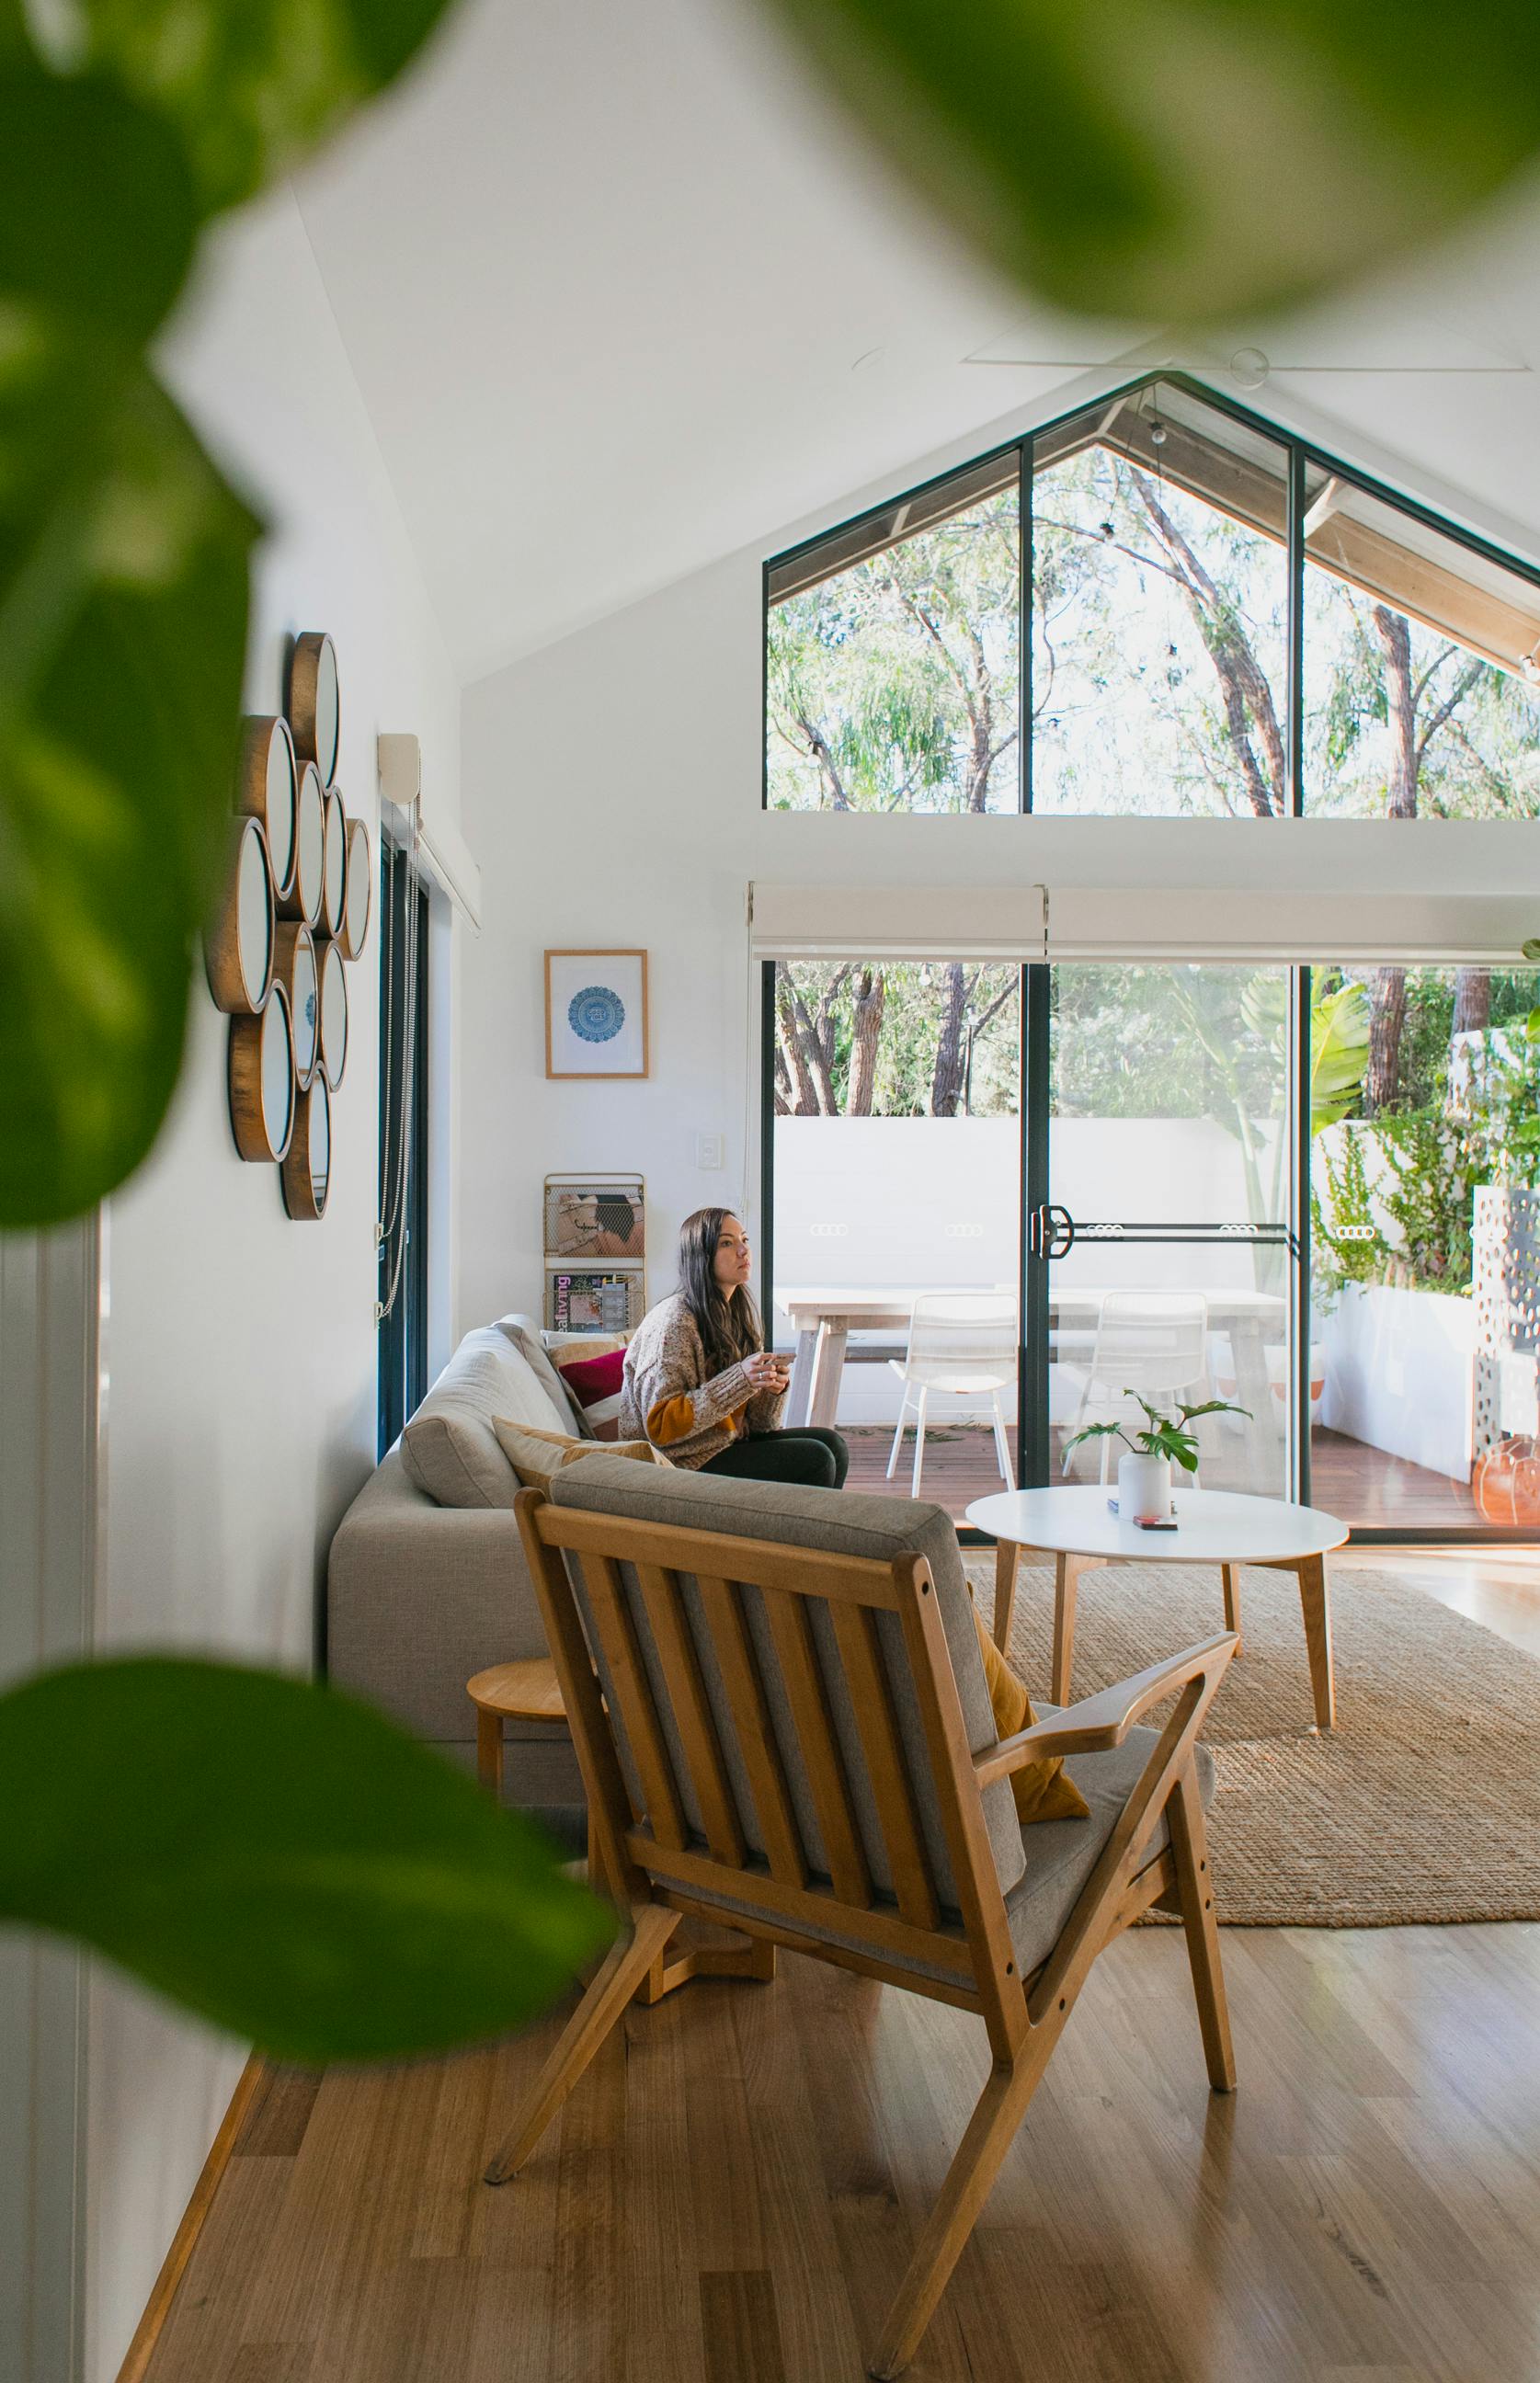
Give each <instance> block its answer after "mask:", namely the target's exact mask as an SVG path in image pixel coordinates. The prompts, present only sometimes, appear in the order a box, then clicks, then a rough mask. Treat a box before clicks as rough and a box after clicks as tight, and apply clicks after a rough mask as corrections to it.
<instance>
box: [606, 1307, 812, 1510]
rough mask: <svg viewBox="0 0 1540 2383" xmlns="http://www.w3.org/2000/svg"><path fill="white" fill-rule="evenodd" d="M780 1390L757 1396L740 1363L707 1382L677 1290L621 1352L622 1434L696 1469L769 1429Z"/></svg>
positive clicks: (696, 1334) (693, 1327) (700, 1349)
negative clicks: (647, 1442)
mask: <svg viewBox="0 0 1540 2383" xmlns="http://www.w3.org/2000/svg"><path fill="white" fill-rule="evenodd" d="M784 1397H785V1392H784V1391H783V1390H757V1389H755V1388H754V1386H753V1384H752V1383H751V1382H750V1381H749V1379H748V1377H747V1375H746V1374H745V1372H744V1369H743V1367H742V1365H729V1366H728V1368H727V1370H726V1372H725V1373H721V1374H712V1375H711V1376H709V1377H708V1375H707V1370H706V1351H705V1348H704V1346H703V1344H702V1341H701V1338H700V1327H699V1326H698V1325H697V1324H696V1319H695V1317H694V1316H693V1315H691V1313H690V1311H689V1309H688V1307H687V1306H686V1305H685V1303H684V1299H683V1298H682V1297H681V1296H680V1294H679V1292H677V1291H675V1293H674V1294H673V1297H672V1298H671V1299H665V1300H663V1301H662V1302H661V1303H659V1305H658V1306H657V1307H654V1308H652V1309H650V1310H649V1311H648V1313H647V1315H644V1316H643V1318H642V1321H641V1323H640V1324H639V1325H638V1326H637V1327H636V1330H635V1333H634V1336H633V1338H632V1341H631V1346H630V1347H629V1349H627V1351H626V1352H625V1371H624V1374H623V1375H622V1380H621V1418H620V1435H621V1438H622V1439H649V1440H650V1441H651V1442H652V1445H653V1446H654V1448H660V1449H661V1450H662V1451H663V1453H664V1454H665V1455H666V1456H667V1457H668V1459H669V1462H670V1463H671V1464H683V1465H684V1466H685V1467H686V1468H687V1469H688V1470H689V1471H692V1472H693V1471H695V1470H696V1468H697V1467H699V1466H700V1465H702V1464H707V1463H709V1462H710V1460H711V1458H712V1457H713V1456H720V1455H721V1451H722V1450H723V1449H724V1448H730V1447H731V1446H732V1444H733V1440H734V1439H738V1438H742V1437H743V1435H744V1434H745V1432H749V1431H773V1430H774V1429H775V1426H776V1423H777V1420H778V1418H779V1416H780V1414H781V1405H782V1400H783V1398H784Z"/></svg>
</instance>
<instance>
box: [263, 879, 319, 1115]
mask: <svg viewBox="0 0 1540 2383" xmlns="http://www.w3.org/2000/svg"><path fill="white" fill-rule="evenodd" d="M302 948H304V949H306V950H308V951H309V953H310V965H311V971H312V974H313V975H314V982H315V1034H314V1044H313V1047H312V1050H311V1055H310V1065H309V1067H308V1068H302V1066H301V1065H300V1029H299V1022H298V1013H299V996H298V994H297V993H296V991H295V985H294V974H295V969H296V967H297V965H298V960H299V955H300V952H301V949H302ZM273 975H274V977H275V979H276V981H277V982H278V983H279V984H281V985H282V987H283V989H284V992H285V993H286V994H288V996H289V1038H290V1051H291V1053H292V1056H293V1061H294V1081H295V1083H296V1084H297V1085H298V1086H299V1089H300V1091H301V1092H302V1093H307V1092H308V1091H309V1090H310V1087H311V1084H312V1082H313V1081H314V1076H315V1070H316V1068H318V1067H319V1066H320V1064H321V954H320V951H319V949H318V948H317V945H316V942H315V938H314V935H313V934H312V933H311V932H310V929H309V928H308V927H307V926H306V925H305V922H304V920H302V919H280V920H279V921H278V926H277V941H276V945H275V953H274V963H273Z"/></svg>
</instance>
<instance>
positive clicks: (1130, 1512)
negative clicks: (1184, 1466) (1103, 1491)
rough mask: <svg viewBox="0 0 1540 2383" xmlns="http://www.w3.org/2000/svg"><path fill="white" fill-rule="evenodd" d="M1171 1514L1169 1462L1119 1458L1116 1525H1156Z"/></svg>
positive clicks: (1162, 1458)
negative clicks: (1120, 1523) (1147, 1521)
mask: <svg viewBox="0 0 1540 2383" xmlns="http://www.w3.org/2000/svg"><path fill="white" fill-rule="evenodd" d="M1170 1512H1171V1459H1170V1458H1169V1457H1168V1456H1120V1457H1119V1458H1118V1460H1117V1515H1118V1520H1119V1522H1123V1523H1132V1522H1134V1521H1136V1520H1137V1521H1140V1522H1142V1521H1144V1520H1146V1519H1149V1520H1151V1521H1154V1522H1160V1521H1162V1520H1164V1517H1165V1516H1166V1515H1167V1514H1169V1513H1170Z"/></svg>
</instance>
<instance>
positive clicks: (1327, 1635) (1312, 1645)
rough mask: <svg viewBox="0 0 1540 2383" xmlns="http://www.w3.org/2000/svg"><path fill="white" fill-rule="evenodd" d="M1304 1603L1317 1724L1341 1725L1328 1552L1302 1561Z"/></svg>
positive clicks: (1301, 1591) (1327, 1727) (1307, 1557)
mask: <svg viewBox="0 0 1540 2383" xmlns="http://www.w3.org/2000/svg"><path fill="white" fill-rule="evenodd" d="M1299 1573H1300V1606H1301V1608H1302V1609H1303V1612H1304V1617H1305V1646H1306V1648H1307V1649H1308V1650H1309V1654H1310V1685H1311V1694H1312V1696H1313V1697H1314V1698H1315V1720H1316V1725H1317V1727H1318V1728H1321V1729H1335V1728H1336V1726H1337V1690H1336V1687H1335V1685H1333V1681H1332V1610H1331V1600H1330V1598H1329V1596H1328V1595H1327V1590H1326V1562H1325V1558H1324V1556H1304V1557H1302V1558H1301V1559H1300V1565H1299Z"/></svg>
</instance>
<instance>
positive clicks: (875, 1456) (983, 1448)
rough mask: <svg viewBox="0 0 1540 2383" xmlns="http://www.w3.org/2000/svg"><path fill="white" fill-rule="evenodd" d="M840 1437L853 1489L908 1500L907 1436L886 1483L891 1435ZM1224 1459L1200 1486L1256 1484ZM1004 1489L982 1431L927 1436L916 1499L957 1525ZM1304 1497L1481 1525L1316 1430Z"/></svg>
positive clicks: (1424, 1522)
mask: <svg viewBox="0 0 1540 2383" xmlns="http://www.w3.org/2000/svg"><path fill="white" fill-rule="evenodd" d="M845 1439H846V1442H847V1444H848V1446H849V1449H850V1486H851V1488H853V1489H866V1490H875V1491H877V1492H879V1493H880V1494H881V1493H886V1494H889V1495H891V1496H893V1497H895V1498H906V1497H908V1495H909V1487H910V1482H911V1480H912V1478H913V1472H914V1442H913V1440H912V1438H909V1437H907V1436H906V1438H905V1443H904V1460H903V1462H902V1463H900V1465H899V1468H898V1471H897V1472H896V1474H895V1475H894V1476H893V1479H892V1480H891V1481H890V1480H889V1479H888V1478H887V1463H888V1457H889V1454H890V1452H891V1451H892V1448H893V1434H892V1432H891V1431H887V1430H881V1429H876V1430H874V1429H871V1428H869V1427H868V1426H854V1427H850V1426H846V1427H845ZM1229 1454H1230V1451H1229V1450H1228V1449H1227V1447H1226V1445H1225V1444H1224V1443H1223V1442H1221V1444H1220V1447H1219V1450H1218V1452H1217V1455H1216V1457H1215V1459H1214V1461H1213V1462H1212V1463H1205V1466H1204V1471H1203V1476H1202V1477H1203V1480H1204V1483H1205V1485H1206V1486H1207V1487H1208V1488H1211V1489H1250V1488H1253V1487H1254V1486H1255V1485H1254V1483H1253V1481H1252V1480H1251V1479H1250V1475H1249V1472H1248V1470H1247V1468H1246V1466H1245V1464H1244V1463H1243V1462H1235V1461H1232V1462H1231V1463H1229V1464H1226V1457H1227V1456H1228V1455H1229ZM1280 1463H1281V1458H1280ZM1085 1477H1086V1478H1088V1479H1089V1478H1090V1477H1091V1476H1090V1475H1089V1474H1088V1475H1086V1476H1085ZM1280 1479H1281V1474H1280ZM1001 1488H1004V1483H1003V1482H1002V1480H1001V1478H1000V1468H999V1466H998V1465H997V1464H996V1463H995V1457H994V1440H993V1437H992V1434H991V1433H990V1432H989V1431H987V1430H985V1429H984V1427H983V1426H981V1425H964V1426H960V1427H958V1426H953V1427H951V1428H945V1427H942V1429H940V1430H937V1431H929V1432H927V1433H926V1436H925V1464H924V1469H923V1471H922V1473H921V1475H920V1495H921V1496H922V1497H924V1498H929V1499H931V1500H934V1502H935V1503H936V1504H937V1505H938V1506H944V1507H945V1509H946V1511H947V1513H949V1514H950V1515H951V1516H952V1519H953V1521H954V1522H961V1520H962V1517H963V1513H964V1510H965V1509H966V1508H967V1505H968V1504H969V1503H970V1501H971V1500H973V1499H975V1498H988V1497H991V1496H992V1495H993V1493H994V1492H995V1491H996V1490H998V1489H1001ZM1310 1494H1311V1503H1312V1505H1315V1506H1319V1507H1321V1508H1322V1510H1323V1511H1324V1513H1328V1514H1340V1515H1341V1517H1342V1519H1343V1521H1344V1522H1346V1523H1349V1524H1351V1525H1353V1526H1354V1528H1355V1529H1359V1530H1390V1531H1426V1530H1469V1529H1472V1528H1479V1527H1480V1523H1481V1517H1480V1515H1479V1514H1478V1513H1477V1512H1476V1506H1475V1500H1473V1498H1472V1495H1471V1489H1470V1485H1469V1483H1468V1482H1464V1481H1451V1480H1449V1479H1448V1478H1447V1477H1446V1476H1445V1475H1443V1474H1442V1473H1430V1472H1429V1471H1428V1469H1427V1468H1426V1466H1425V1465H1421V1464H1409V1463H1407V1461H1406V1460H1405V1458H1404V1457H1399V1456H1391V1455H1389V1454H1388V1453H1387V1452H1386V1450H1384V1449H1383V1448H1366V1447H1364V1446H1363V1445H1362V1443H1361V1441H1359V1440H1356V1439H1348V1438H1344V1436H1343V1435H1342V1434H1341V1433H1340V1432H1336V1431H1323V1430H1321V1429H1319V1428H1317V1429H1316V1430H1314V1431H1313V1432H1312V1434H1311V1491H1310Z"/></svg>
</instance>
